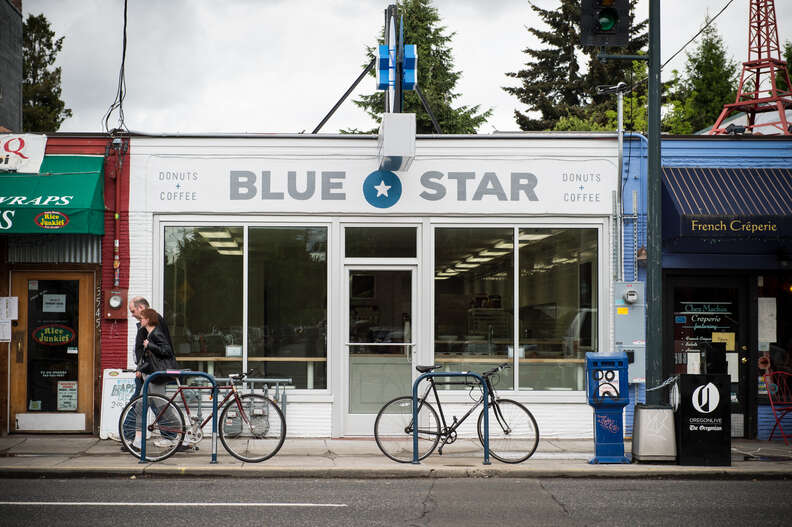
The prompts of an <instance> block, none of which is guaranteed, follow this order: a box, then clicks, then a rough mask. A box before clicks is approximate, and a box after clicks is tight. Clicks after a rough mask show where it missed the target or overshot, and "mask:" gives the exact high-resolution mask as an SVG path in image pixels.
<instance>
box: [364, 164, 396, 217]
mask: <svg viewBox="0 0 792 527" xmlns="http://www.w3.org/2000/svg"><path fill="white" fill-rule="evenodd" d="M401 193H402V185H401V181H400V180H399V176H397V175H396V174H394V173H393V172H390V171H388V170H377V171H376V172H372V173H371V174H369V175H368V176H367V177H366V180H365V181H364V182H363V196H364V197H365V198H366V201H368V202H369V204H370V205H373V206H375V207H377V208H378V209H387V208H390V207H392V206H394V205H396V203H397V202H398V201H399V198H401Z"/></svg>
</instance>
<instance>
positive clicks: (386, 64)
mask: <svg viewBox="0 0 792 527" xmlns="http://www.w3.org/2000/svg"><path fill="white" fill-rule="evenodd" d="M390 77H391V75H390V52H389V51H388V45H387V44H380V46H379V48H378V49H377V89H378V90H387V89H388V86H389V85H390Z"/></svg>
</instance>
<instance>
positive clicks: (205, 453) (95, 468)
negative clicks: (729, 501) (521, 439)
mask: <svg viewBox="0 0 792 527" xmlns="http://www.w3.org/2000/svg"><path fill="white" fill-rule="evenodd" d="M119 446H120V443H118V442H117V441H112V440H101V439H98V438H97V437H92V436H80V435H12V436H5V437H0V478H21V477H34V478H38V477H48V478H68V477H100V476H122V477H132V476H134V477H172V476H177V477H178V476H181V477H184V476H223V477H247V478H251V477H260V478H283V477H287V478H443V477H525V478H549V477H584V478H594V477H611V478H613V477H617V478H658V477H663V478H739V479H772V478H776V479H780V478H792V447H790V446H787V445H785V444H784V443H783V442H779V441H773V442H768V441H748V440H733V441H732V465H731V466H730V467H687V466H685V467H683V466H679V465H676V464H671V463H633V464H629V465H627V464H623V465H590V464H589V463H588V460H589V459H591V457H593V452H594V443H593V441H592V440H564V439H543V440H542V441H541V442H540V444H539V448H538V449H537V452H536V453H535V454H534V455H533V456H532V457H531V458H530V459H529V460H528V461H525V462H523V463H520V464H518V465H509V464H505V463H500V462H498V461H495V460H492V464H490V465H484V464H483V450H482V448H481V445H479V444H478V443H474V442H473V441H469V440H459V441H457V442H456V443H455V444H453V445H449V446H447V447H446V448H445V449H444V452H443V455H442V456H439V455H438V454H437V451H435V453H433V454H432V455H431V456H430V457H429V458H427V459H425V460H424V461H422V462H421V464H420V465H412V464H402V463H395V462H393V461H391V460H389V459H388V458H386V457H385V456H384V455H382V453H381V452H380V451H379V449H378V448H377V445H376V443H375V442H374V440H373V439H299V438H287V439H286V442H285V443H284V444H283V448H281V450H280V452H278V454H277V455H276V456H275V457H273V458H272V459H269V460H267V461H264V462H263V463H243V462H240V461H238V460H237V459H235V458H233V457H231V456H230V455H228V454H227V453H226V452H225V450H224V449H223V447H222V445H221V444H220V443H219V442H218V446H217V448H218V455H217V463H216V464H212V463H211V440H210V439H204V440H203V441H202V442H201V443H200V445H199V446H200V450H199V451H197V452H179V453H176V454H175V455H174V456H172V457H171V458H169V459H167V460H165V461H161V462H158V463H140V462H139V460H138V459H137V458H135V457H133V456H132V455H130V454H128V453H122V452H120V450H119ZM626 450H627V452H629V451H630V443H629V441H628V442H627V443H626Z"/></svg>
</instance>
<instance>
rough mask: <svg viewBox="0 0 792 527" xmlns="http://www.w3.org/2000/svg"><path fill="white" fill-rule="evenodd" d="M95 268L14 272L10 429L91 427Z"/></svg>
mask: <svg viewBox="0 0 792 527" xmlns="http://www.w3.org/2000/svg"><path fill="white" fill-rule="evenodd" d="M93 292H94V291H93V274H92V273H76V272H75V273H48V272H33V271H31V272H14V273H12V281H11V295H12V296H15V297H17V298H18V299H19V310H18V311H19V313H18V314H19V318H18V320H17V321H15V324H14V329H13V335H12V338H13V341H12V343H11V350H12V353H11V394H10V395H11V401H10V407H11V423H12V431H17V432H24V431H72V432H89V431H91V430H92V428H93V423H92V421H93V419H92V417H93V411H92V408H93V388H94V386H93V382H92V377H93V375H92V369H93V361H94V352H93V347H94V321H95V320H96V319H95V314H94V310H93V307H94V296H93Z"/></svg>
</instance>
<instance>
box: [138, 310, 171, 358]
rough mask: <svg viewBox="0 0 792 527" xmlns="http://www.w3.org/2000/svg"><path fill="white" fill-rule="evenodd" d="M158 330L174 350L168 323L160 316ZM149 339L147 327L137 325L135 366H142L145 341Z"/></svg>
mask: <svg viewBox="0 0 792 527" xmlns="http://www.w3.org/2000/svg"><path fill="white" fill-rule="evenodd" d="M157 330H159V331H161V332H162V333H163V334H164V335H165V338H166V339H167V341H168V344H169V345H170V347H171V349H173V341H172V340H171V336H170V331H169V330H168V323H167V322H166V321H165V317H163V316H160V320H159V324H157ZM147 338H148V330H147V329H146V327H145V326H141V325H140V322H138V323H137V335H135V364H140V359H141V358H142V357H143V341H144V340H146V339H147ZM149 340H151V339H149Z"/></svg>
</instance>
